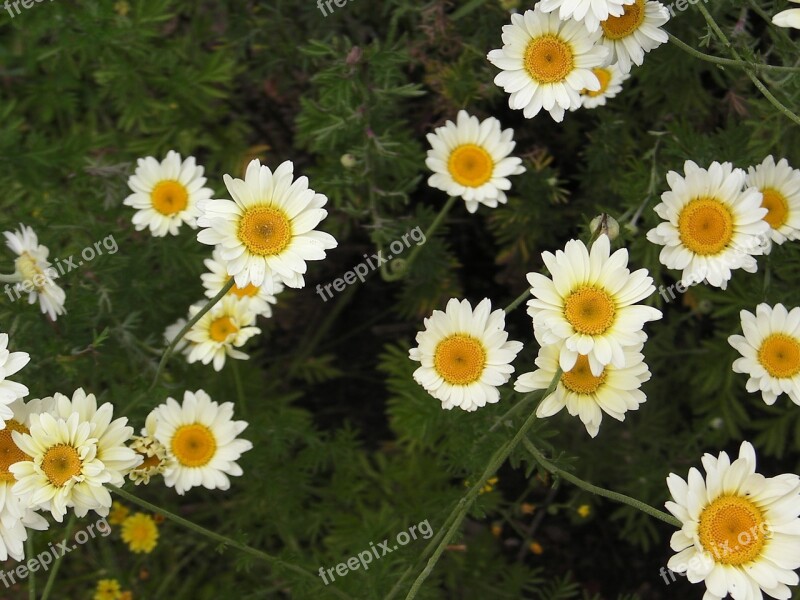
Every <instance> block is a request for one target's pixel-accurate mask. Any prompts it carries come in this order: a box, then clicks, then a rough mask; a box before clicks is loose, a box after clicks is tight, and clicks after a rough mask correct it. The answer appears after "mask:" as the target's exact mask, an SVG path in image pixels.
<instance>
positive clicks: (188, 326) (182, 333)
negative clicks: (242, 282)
mask: <svg viewBox="0 0 800 600" xmlns="http://www.w3.org/2000/svg"><path fill="white" fill-rule="evenodd" d="M234 283H235V281H234V280H233V277H231V280H230V281H229V282H228V283H226V284H225V287H223V288H222V289H221V290H220V291H219V294H217V295H216V296H214V297H213V298H212V299H211V300H209V301H208V302H206V305H205V306H204V307H203V308H201V309H200V311H199V312H198V313H197V314H196V315H195V316H193V317H192V318H191V319H189V322H188V323H186V325H184V327H183V329H181V330H180V332H179V333H178V335H176V336H175V339H174V340H172V341H171V342H170V344H169V346H167V349H166V350H164V354H163V355H162V356H161V362H159V363H158V369H156V375H155V377H154V378H153V383H151V384H150V389H151V390H152V389H153V388H154V387H156V384H158V380H159V379H160V378H161V373H162V372H163V371H164V367H165V366H166V364H167V361H168V360H169V357H170V356H172V353H173V352H174V351H175V347H176V346H177V345H178V344H179V343H180V341H181V340H182V339H183V336H185V335H186V334H187V333H189V330H191V328H192V327H194V326H195V325H196V324H197V322H198V321H199V320H200V319H202V318H203V317H204V316H205V314H206V313H207V312H208V311H210V310H211V309H212V308H214V306H215V305H216V304H217V302H219V301H220V300H222V299H223V298H224V297H225V294H227V293H228V292H229V291H230V290H231V288H232V287H233V285H234Z"/></svg>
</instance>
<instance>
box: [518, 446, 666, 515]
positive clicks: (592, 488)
mask: <svg viewBox="0 0 800 600" xmlns="http://www.w3.org/2000/svg"><path fill="white" fill-rule="evenodd" d="M522 443H523V445H524V446H525V448H526V449H527V450H528V452H530V453H531V454H532V455H533V459H534V460H535V461H536V462H537V463H538V464H539V465H540V466H541V467H542V468H543V469H544V470H545V471H548V472H549V473H552V474H553V475H555V476H556V477H560V478H561V479H564V480H566V481H569V482H570V483H572V484H574V485H576V486H578V487H579V488H581V489H582V490H586V491H587V492H591V493H592V494H597V495H598V496H603V497H604V498H609V499H610V500H614V501H616V502H621V503H623V504H627V505H628V506H632V507H633V508H636V509H638V510H640V511H642V512H644V513H647V514H648V515H650V516H651V517H654V518H656V519H659V520H661V521H664V522H665V523H669V524H670V525H674V526H675V527H678V528H680V527H681V526H682V523H681V522H680V521H679V520H678V519H676V518H675V517H673V516H672V515H670V514H668V513H665V512H663V511H660V510H658V509H657V508H653V507H652V506H650V505H649V504H646V503H644V502H642V501H641V500H636V499H635V498H631V497H630V496H626V495H625V494H620V493H619V492H613V491H611V490H607V489H605V488H601V487H598V486H596V485H592V484H591V483H588V482H586V481H584V480H583V479H580V478H579V477H576V476H575V475H573V474H572V473H567V472H566V471H564V470H563V469H560V468H559V467H557V466H555V465H554V464H553V463H551V462H550V461H549V460H547V459H546V458H545V457H544V455H543V454H542V453H541V451H540V450H539V449H538V448H537V447H536V446H534V445H533V442H531V441H530V440H529V439H527V438H525V439H524V440H522Z"/></svg>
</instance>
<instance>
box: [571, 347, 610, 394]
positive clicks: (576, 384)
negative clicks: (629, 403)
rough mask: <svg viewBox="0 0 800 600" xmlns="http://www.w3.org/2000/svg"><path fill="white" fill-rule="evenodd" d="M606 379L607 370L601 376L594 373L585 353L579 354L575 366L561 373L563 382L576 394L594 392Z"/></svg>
mask: <svg viewBox="0 0 800 600" xmlns="http://www.w3.org/2000/svg"><path fill="white" fill-rule="evenodd" d="M605 380H606V370H605V369H603V372H602V373H600V376H599V377H595V376H594V375H592V370H591V369H590V368H589V357H588V356H585V355H583V354H580V355H579V356H578V360H577V361H576V362H575V366H574V367H572V368H571V369H570V370H569V371H567V372H566V373H564V374H563V375H561V383H562V384H563V385H564V387H565V388H567V389H568V390H569V391H571V392H575V393H576V394H583V395H589V394H594V393H595V392H596V391H597V390H598V388H600V386H601V385H603V382H605Z"/></svg>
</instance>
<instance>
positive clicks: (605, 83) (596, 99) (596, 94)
mask: <svg viewBox="0 0 800 600" xmlns="http://www.w3.org/2000/svg"><path fill="white" fill-rule="evenodd" d="M592 73H594V75H595V77H597V79H598V81H600V89H599V90H595V91H592V90H583V91H581V101H582V104H581V105H582V106H583V108H597V107H598V106H605V105H606V100H608V99H610V98H614V97H616V95H617V94H619V93H620V92H621V91H622V82H623V81H625V80H626V79H628V78H629V77H630V75H629V74H628V73H623V72H622V70H621V69H620V68H619V66H618V65H617V64H616V63H615V64H613V65H608V66H607V67H595V68H594V69H592Z"/></svg>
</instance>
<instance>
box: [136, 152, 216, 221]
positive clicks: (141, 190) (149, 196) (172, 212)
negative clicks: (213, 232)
mask: <svg viewBox="0 0 800 600" xmlns="http://www.w3.org/2000/svg"><path fill="white" fill-rule="evenodd" d="M137 165H138V166H137V167H136V172H135V173H134V174H133V175H131V176H130V177H129V178H128V187H129V188H130V189H131V191H132V192H133V193H132V194H131V195H130V196H128V197H127V198H125V202H124V204H125V206H131V207H133V208H135V209H136V213H134V215H133V224H134V226H135V227H136V231H142V230H143V229H147V228H149V229H150V232H151V233H152V234H153V236H155V237H164V236H166V235H167V234H170V235H178V231H179V230H180V228H181V226H182V225H183V224H184V223H185V224H186V225H188V226H189V227H191V228H192V229H195V228H196V227H197V217H199V216H200V209H199V204H200V203H201V202H203V201H205V200H208V199H209V198H211V195H212V190H211V189H210V188H207V187H205V184H206V178H205V177H203V167H201V166H199V165H197V164H196V162H195V159H194V157H193V156H190V157H188V158H187V159H186V160H183V161H182V160H181V155H180V154H178V153H177V152H175V151H174V150H170V151H169V152H167V156H166V158H165V159H164V160H162V161H161V162H158V161H157V160H156V159H155V158H153V157H152V156H148V157H146V158H140V159H139V160H138V161H137Z"/></svg>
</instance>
